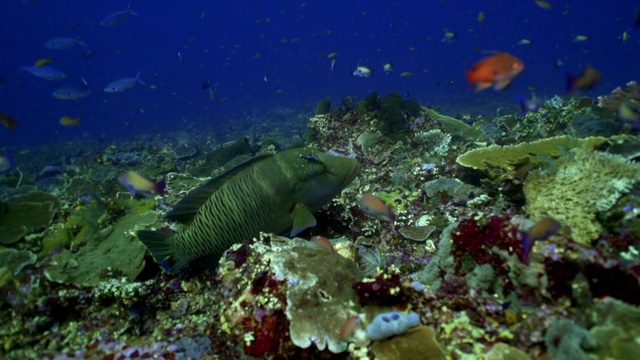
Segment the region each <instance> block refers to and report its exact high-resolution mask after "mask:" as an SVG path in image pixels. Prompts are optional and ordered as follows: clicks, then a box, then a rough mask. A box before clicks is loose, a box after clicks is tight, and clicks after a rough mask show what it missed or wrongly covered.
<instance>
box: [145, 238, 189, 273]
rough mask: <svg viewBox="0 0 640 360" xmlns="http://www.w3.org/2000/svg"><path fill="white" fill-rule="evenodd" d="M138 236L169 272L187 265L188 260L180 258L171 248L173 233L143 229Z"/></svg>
mask: <svg viewBox="0 0 640 360" xmlns="http://www.w3.org/2000/svg"><path fill="white" fill-rule="evenodd" d="M136 236H137V237H138V239H140V241H142V243H143V244H144V245H145V246H146V247H147V249H149V251H150V252H151V255H152V256H153V259H154V260H155V261H156V262H157V263H158V264H160V265H161V266H162V269H164V271H166V272H168V273H172V272H176V271H178V270H180V269H181V268H183V267H185V266H186V265H187V262H186V261H184V260H182V259H180V257H178V256H177V254H175V253H174V252H173V250H172V249H171V245H170V244H171V242H170V240H169V239H170V238H171V237H172V236H173V234H167V233H163V232H160V231H151V230H141V231H138V232H137V233H136Z"/></svg>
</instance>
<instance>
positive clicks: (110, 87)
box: [104, 71, 147, 93]
mask: <svg viewBox="0 0 640 360" xmlns="http://www.w3.org/2000/svg"><path fill="white" fill-rule="evenodd" d="M136 83H140V84H142V85H145V86H146V85H147V84H145V83H144V82H142V80H141V79H140V71H138V74H137V75H136V77H134V78H123V79H118V80H114V81H112V82H110V83H109V84H107V86H105V87H104V91H106V92H108V93H115V92H123V91H125V90H127V89H131V88H132V87H134V86H136Z"/></svg>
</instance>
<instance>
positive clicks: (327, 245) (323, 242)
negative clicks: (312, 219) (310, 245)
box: [311, 235, 336, 254]
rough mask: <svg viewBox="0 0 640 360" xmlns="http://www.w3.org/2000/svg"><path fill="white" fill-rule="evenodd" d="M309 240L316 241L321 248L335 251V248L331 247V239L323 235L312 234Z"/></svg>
mask: <svg viewBox="0 0 640 360" xmlns="http://www.w3.org/2000/svg"><path fill="white" fill-rule="evenodd" d="M311 241H313V242H314V243H316V245H318V246H320V247H321V248H324V249H327V250H329V251H330V252H331V253H332V254H333V253H335V252H336V250H335V249H334V248H333V245H332V244H331V240H329V239H327V238H326V237H324V236H321V235H316V236H312V237H311Z"/></svg>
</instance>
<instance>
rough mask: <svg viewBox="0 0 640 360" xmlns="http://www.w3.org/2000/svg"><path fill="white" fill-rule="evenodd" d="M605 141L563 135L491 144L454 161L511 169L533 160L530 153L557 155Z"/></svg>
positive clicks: (478, 166) (481, 167)
mask: <svg viewBox="0 0 640 360" xmlns="http://www.w3.org/2000/svg"><path fill="white" fill-rule="evenodd" d="M605 141H607V139H606V138H604V137H599V136H598V137H588V138H583V139H574V138H570V137H568V136H564V135H563V136H556V137H551V138H546V139H540V140H536V141H532V142H527V143H521V144H517V145H507V146H499V145H491V146H487V147H483V148H478V149H473V150H470V151H467V152H466V153H464V154H462V155H460V156H458V158H457V159H456V161H457V162H458V164H460V165H463V166H468V167H472V168H474V169H480V170H487V169H488V168H489V167H488V165H491V166H496V167H501V168H504V169H506V170H508V171H512V170H513V168H514V165H515V164H520V163H522V162H523V160H525V159H526V158H529V160H530V161H533V160H535V159H533V156H532V155H538V156H546V157H557V156H560V155H562V153H563V152H565V151H566V150H567V149H569V148H572V147H574V146H576V145H580V146H586V147H589V148H593V147H595V146H597V145H600V144H602V143H604V142H605Z"/></svg>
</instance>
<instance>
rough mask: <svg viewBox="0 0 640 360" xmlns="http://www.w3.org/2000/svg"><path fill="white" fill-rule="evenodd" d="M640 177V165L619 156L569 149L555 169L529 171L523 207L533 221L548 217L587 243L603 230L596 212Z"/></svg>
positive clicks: (629, 187) (628, 188)
mask: <svg viewBox="0 0 640 360" xmlns="http://www.w3.org/2000/svg"><path fill="white" fill-rule="evenodd" d="M639 180H640V164H637V163H632V162H629V161H627V160H626V159H625V158H624V157H622V156H619V155H611V154H606V153H602V152H597V151H592V150H589V149H587V148H585V147H578V148H574V149H571V150H570V151H569V152H568V153H566V154H565V155H564V156H563V157H562V158H560V159H558V161H557V171H556V172H555V173H546V172H544V171H540V170H538V171H532V172H531V173H530V174H529V176H528V177H527V180H526V182H525V185H524V194H525V198H526V200H527V204H526V206H525V210H526V212H527V214H528V215H529V216H530V217H531V218H532V219H534V220H537V219H540V218H542V217H544V216H550V217H552V218H554V219H556V220H558V221H559V222H561V223H562V224H564V225H568V226H569V227H570V228H571V236H572V238H573V239H574V240H575V241H577V242H580V243H583V244H587V243H589V242H590V241H592V240H594V239H597V238H598V237H599V235H600V232H601V230H602V227H601V225H600V224H599V223H598V222H597V221H596V213H597V212H598V211H605V210H608V209H609V208H610V207H611V206H613V204H615V202H616V201H617V200H618V198H619V197H620V196H621V195H622V194H623V193H626V192H627V191H629V190H630V189H631V187H632V186H633V184H635V183H636V182H637V181H639Z"/></svg>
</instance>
